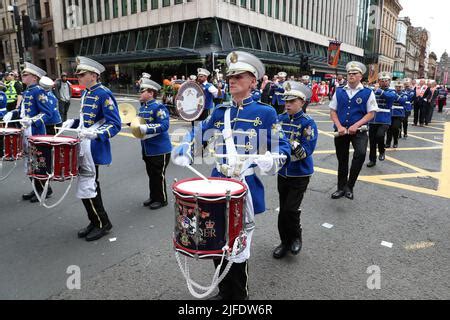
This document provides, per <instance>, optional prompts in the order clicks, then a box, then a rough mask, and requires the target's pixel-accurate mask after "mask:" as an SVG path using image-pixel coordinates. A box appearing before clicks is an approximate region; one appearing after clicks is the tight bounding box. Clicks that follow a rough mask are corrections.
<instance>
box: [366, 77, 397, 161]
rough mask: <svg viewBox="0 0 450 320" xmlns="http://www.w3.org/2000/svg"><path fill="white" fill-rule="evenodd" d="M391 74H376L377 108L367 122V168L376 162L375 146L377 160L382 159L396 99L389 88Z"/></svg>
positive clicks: (393, 92)
mask: <svg viewBox="0 0 450 320" xmlns="http://www.w3.org/2000/svg"><path fill="white" fill-rule="evenodd" d="M391 79H392V78H391V74H390V73H389V72H381V73H380V74H379V76H378V83H379V85H380V88H378V89H377V90H376V91H375V97H376V99H377V104H378V110H377V111H376V114H375V117H374V118H373V119H372V120H371V121H370V122H369V144H370V153H369V160H370V161H369V163H368V164H367V167H368V168H372V167H374V166H376V164H377V147H378V151H379V152H380V155H379V157H378V160H380V161H384V159H385V152H386V148H385V145H384V137H385V135H386V132H387V130H388V129H389V126H390V125H391V121H392V120H391V113H392V105H393V104H394V101H395V100H396V99H397V94H396V93H395V91H394V90H393V89H389V85H390V83H391Z"/></svg>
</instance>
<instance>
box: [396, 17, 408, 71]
mask: <svg viewBox="0 0 450 320" xmlns="http://www.w3.org/2000/svg"><path fill="white" fill-rule="evenodd" d="M407 35H408V23H407V22H405V18H400V19H399V20H398V21H397V39H396V43H395V62H394V72H393V77H394V78H400V79H402V78H404V77H405V64H406V50H407V47H406V46H407Z"/></svg>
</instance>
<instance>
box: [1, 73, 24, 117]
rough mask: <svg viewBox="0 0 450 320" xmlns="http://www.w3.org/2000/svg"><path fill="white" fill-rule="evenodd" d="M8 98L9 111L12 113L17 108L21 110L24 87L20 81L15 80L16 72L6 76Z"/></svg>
mask: <svg viewBox="0 0 450 320" xmlns="http://www.w3.org/2000/svg"><path fill="white" fill-rule="evenodd" d="M5 85H6V96H7V98H8V105H7V109H8V111H12V110H14V109H16V108H19V106H20V103H21V102H22V98H23V97H22V92H23V86H22V83H20V81H17V80H15V74H14V72H10V73H8V74H7V76H6V81H5Z"/></svg>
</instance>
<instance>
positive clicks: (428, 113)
mask: <svg viewBox="0 0 450 320" xmlns="http://www.w3.org/2000/svg"><path fill="white" fill-rule="evenodd" d="M435 106H436V105H435V104H434V103H433V104H431V103H427V104H426V106H425V124H426V125H428V124H429V123H430V122H431V119H433V113H434V108H435Z"/></svg>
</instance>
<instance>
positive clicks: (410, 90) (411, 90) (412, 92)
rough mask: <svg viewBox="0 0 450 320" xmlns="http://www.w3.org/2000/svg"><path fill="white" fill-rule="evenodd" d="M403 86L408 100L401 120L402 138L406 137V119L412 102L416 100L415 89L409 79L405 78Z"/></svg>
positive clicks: (409, 113)
mask: <svg viewBox="0 0 450 320" xmlns="http://www.w3.org/2000/svg"><path fill="white" fill-rule="evenodd" d="M403 86H404V87H405V93H406V94H407V96H408V101H406V103H405V117H404V118H403V121H402V127H403V138H405V139H406V138H407V137H408V120H409V116H410V115H411V112H412V110H413V103H414V101H415V100H416V90H415V89H414V88H413V87H412V83H411V79H405V80H404V83H403ZM402 127H401V128H400V132H399V138H400V136H401V133H402Z"/></svg>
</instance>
